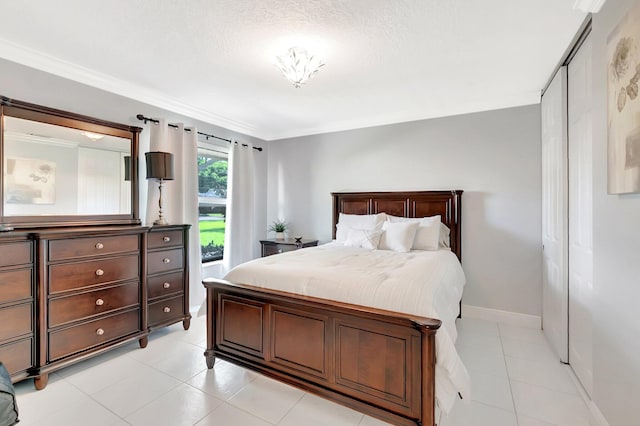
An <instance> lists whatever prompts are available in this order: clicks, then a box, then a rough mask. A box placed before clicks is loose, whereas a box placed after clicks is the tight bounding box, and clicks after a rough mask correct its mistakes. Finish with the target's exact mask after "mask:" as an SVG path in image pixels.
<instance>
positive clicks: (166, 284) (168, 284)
mask: <svg viewBox="0 0 640 426" xmlns="http://www.w3.org/2000/svg"><path fill="white" fill-rule="evenodd" d="M162 287H164V288H169V287H171V284H170V283H164V284H162Z"/></svg>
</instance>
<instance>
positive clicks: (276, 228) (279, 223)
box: [269, 219, 289, 232]
mask: <svg viewBox="0 0 640 426" xmlns="http://www.w3.org/2000/svg"><path fill="white" fill-rule="evenodd" d="M288 227H289V224H288V223H287V222H285V221H284V220H282V219H278V220H274V221H273V223H272V224H271V225H270V226H269V231H273V232H285V231H286V230H287V228H288Z"/></svg>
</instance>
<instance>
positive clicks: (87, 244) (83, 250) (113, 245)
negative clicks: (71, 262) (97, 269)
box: [49, 235, 140, 261]
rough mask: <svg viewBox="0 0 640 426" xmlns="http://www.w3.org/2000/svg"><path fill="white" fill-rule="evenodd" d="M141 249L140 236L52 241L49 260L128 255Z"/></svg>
mask: <svg viewBox="0 0 640 426" xmlns="http://www.w3.org/2000/svg"><path fill="white" fill-rule="evenodd" d="M139 247H140V237H139V236H138V235H119V236H111V237H83V238H74V239H67V240H52V241H50V242H49V260H51V261H56V260H65V259H77V258H79V257H87V256H102V255H109V254H117V253H126V252H132V251H137V250H139Z"/></svg>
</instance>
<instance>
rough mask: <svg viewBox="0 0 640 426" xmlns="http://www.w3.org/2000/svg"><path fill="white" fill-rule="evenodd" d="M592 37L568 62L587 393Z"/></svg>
mask: <svg viewBox="0 0 640 426" xmlns="http://www.w3.org/2000/svg"><path fill="white" fill-rule="evenodd" d="M591 57H592V52H591V38H587V39H586V40H585V42H584V43H583V45H582V46H581V47H580V50H579V51H578V53H577V54H576V55H575V56H574V57H573V59H572V60H571V62H570V63H569V69H568V80H569V88H568V89H569V109H568V119H569V364H571V368H573V370H574V372H575V373H576V376H577V377H578V379H579V380H580V382H581V383H582V386H583V387H584V388H585V390H586V391H587V393H588V394H589V395H591V389H592V386H593V366H592V364H593V362H592V344H593V339H592V323H591V315H590V305H591V300H592V291H593V290H592V289H593V222H592V210H593V201H592V194H593V185H592V170H593V168H592V154H591V151H592V138H591V125H592V120H591V109H592V106H591V105H592V103H591Z"/></svg>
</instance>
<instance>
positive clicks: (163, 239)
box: [162, 237, 171, 243]
mask: <svg viewBox="0 0 640 426" xmlns="http://www.w3.org/2000/svg"><path fill="white" fill-rule="evenodd" d="M162 241H164V242H165V243H168V242H169V241H171V237H162Z"/></svg>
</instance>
